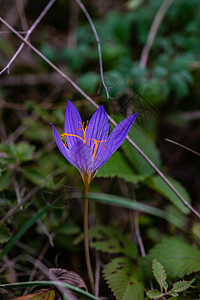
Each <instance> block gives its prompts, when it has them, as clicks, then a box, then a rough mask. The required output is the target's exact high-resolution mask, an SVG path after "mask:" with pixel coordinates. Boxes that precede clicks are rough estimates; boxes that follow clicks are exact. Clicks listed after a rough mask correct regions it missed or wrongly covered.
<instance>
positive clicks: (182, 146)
mask: <svg viewBox="0 0 200 300" xmlns="http://www.w3.org/2000/svg"><path fill="white" fill-rule="evenodd" d="M165 141H167V142H170V143H172V144H174V145H177V146H179V147H181V148H183V149H185V150H188V151H190V152H192V153H194V154H196V155H198V156H200V153H199V152H197V151H195V150H193V149H191V148H188V147H186V146H184V145H182V144H180V143H178V142H175V141H172V140H170V139H165Z"/></svg>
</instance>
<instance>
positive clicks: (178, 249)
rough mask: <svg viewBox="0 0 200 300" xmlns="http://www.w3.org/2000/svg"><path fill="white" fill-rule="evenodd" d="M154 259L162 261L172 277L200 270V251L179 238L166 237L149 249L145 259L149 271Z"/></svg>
mask: <svg viewBox="0 0 200 300" xmlns="http://www.w3.org/2000/svg"><path fill="white" fill-rule="evenodd" d="M154 259H157V260H159V261H160V262H161V264H162V265H163V266H164V268H165V270H166V273H167V275H168V276H170V277H171V278H175V277H183V276H185V275H189V274H191V273H193V272H199V271H200V251H199V250H197V249H196V248H194V247H192V246H190V245H189V244H187V243H185V242H184V241H180V240H178V239H177V238H176V239H175V238H165V239H163V241H162V242H161V243H159V244H157V245H155V247H153V248H152V249H151V250H150V251H149V253H148V254H147V256H146V258H145V259H144V267H145V265H146V268H147V272H148V269H149V268H150V265H151V262H152V260H154Z"/></svg>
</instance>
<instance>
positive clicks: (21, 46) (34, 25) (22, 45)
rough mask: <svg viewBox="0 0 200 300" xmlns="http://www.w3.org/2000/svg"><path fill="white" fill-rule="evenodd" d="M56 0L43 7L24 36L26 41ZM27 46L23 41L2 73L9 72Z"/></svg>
mask: <svg viewBox="0 0 200 300" xmlns="http://www.w3.org/2000/svg"><path fill="white" fill-rule="evenodd" d="M55 1H56V0H51V1H50V2H49V3H48V4H47V6H46V7H45V8H44V9H43V11H42V12H41V14H40V15H39V17H38V18H37V19H36V20H35V22H34V23H33V25H32V26H31V28H30V29H29V30H28V31H27V34H26V36H25V38H24V40H25V41H27V40H28V38H29V36H30V34H31V33H32V31H33V30H34V29H35V27H36V26H37V25H38V24H39V23H40V21H41V20H42V18H43V17H44V16H45V15H46V13H47V11H48V10H49V9H50V8H51V6H52V5H53V4H54V2H55ZM24 46H25V42H23V43H22V44H21V45H20V46H19V48H18V50H17V51H16V52H15V54H14V55H13V57H12V58H11V60H10V61H9V63H8V64H7V65H6V66H5V68H3V70H2V71H1V72H0V75H1V74H2V73H4V72H5V71H7V72H8V73H9V68H10V66H11V64H12V63H13V62H14V60H15V59H16V57H17V56H18V55H19V53H20V52H21V51H22V49H23V48H24Z"/></svg>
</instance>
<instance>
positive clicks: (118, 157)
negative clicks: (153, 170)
mask: <svg viewBox="0 0 200 300" xmlns="http://www.w3.org/2000/svg"><path fill="white" fill-rule="evenodd" d="M96 176H97V177H104V178H107V177H111V178H113V177H119V178H122V179H124V180H125V181H127V182H132V183H138V182H139V181H142V180H144V179H145V178H146V176H144V175H139V174H136V173H135V171H134V168H133V167H131V166H130V164H129V163H128V161H127V160H126V159H125V156H124V155H123V154H122V153H121V152H120V151H117V152H115V153H114V154H113V155H112V156H111V157H110V158H109V160H108V161H107V162H106V164H105V165H103V166H102V167H101V168H100V169H99V170H98V172H97V175H96Z"/></svg>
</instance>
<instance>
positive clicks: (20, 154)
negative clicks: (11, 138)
mask: <svg viewBox="0 0 200 300" xmlns="http://www.w3.org/2000/svg"><path fill="white" fill-rule="evenodd" d="M34 150H35V147H34V146H32V145H30V144H28V143H26V142H21V143H19V144H18V145H17V153H16V157H17V159H18V160H19V162H23V161H29V160H31V159H32V156H33V152H34Z"/></svg>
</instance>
